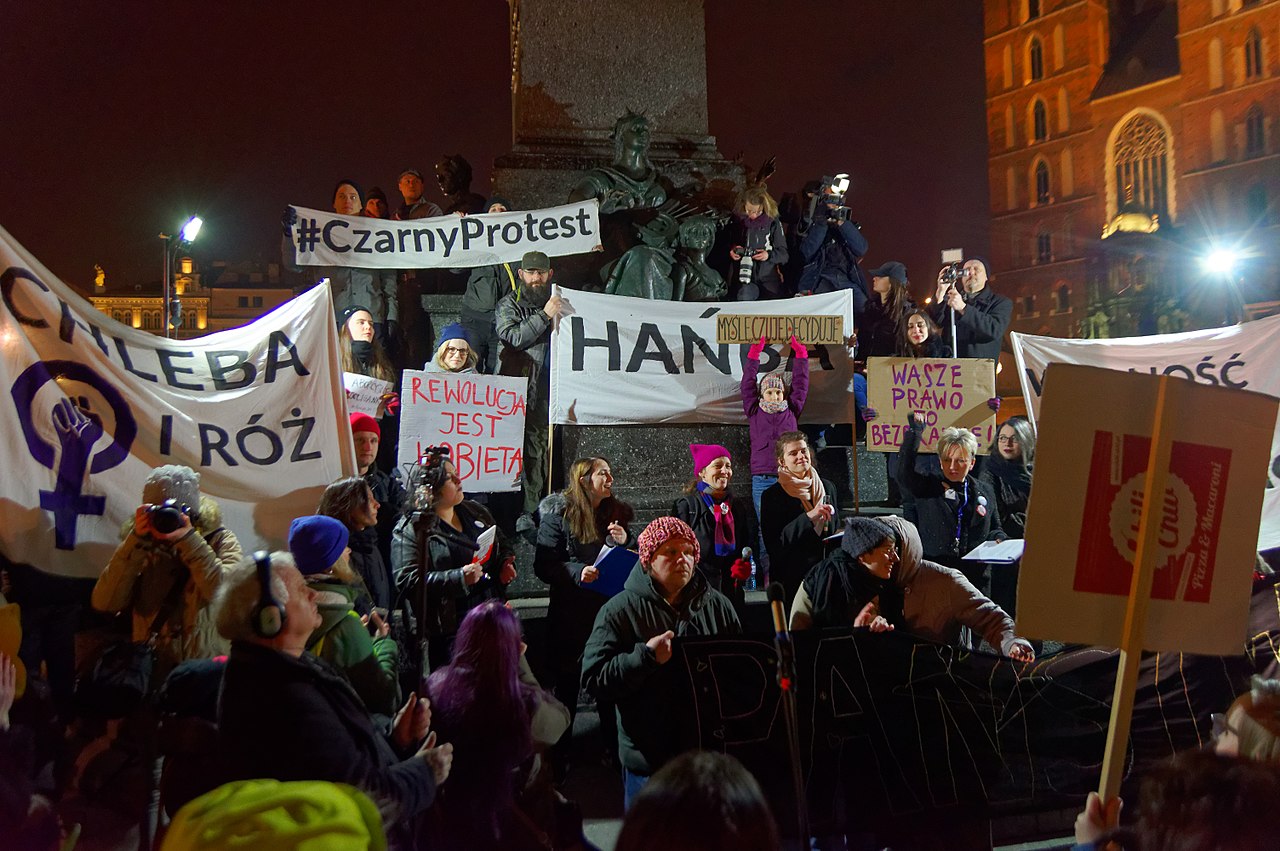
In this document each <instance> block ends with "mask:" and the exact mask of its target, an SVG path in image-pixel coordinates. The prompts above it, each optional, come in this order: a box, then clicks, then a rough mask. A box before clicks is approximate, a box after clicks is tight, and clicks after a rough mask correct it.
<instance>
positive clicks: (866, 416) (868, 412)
mask: <svg viewBox="0 0 1280 851" xmlns="http://www.w3.org/2000/svg"><path fill="white" fill-rule="evenodd" d="M878 416H880V412H879V411H877V410H876V409H875V408H863V409H862V421H863V422H864V423H869V422H871V421H872V420H874V419H875V418H876V417H878Z"/></svg>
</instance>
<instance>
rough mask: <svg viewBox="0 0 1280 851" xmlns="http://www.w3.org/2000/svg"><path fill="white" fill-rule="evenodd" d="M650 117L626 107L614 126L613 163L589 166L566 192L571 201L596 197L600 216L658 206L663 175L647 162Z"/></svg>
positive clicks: (662, 195)
mask: <svg viewBox="0 0 1280 851" xmlns="http://www.w3.org/2000/svg"><path fill="white" fill-rule="evenodd" d="M649 134H650V127H649V119H648V118H646V117H645V116H644V115H641V114H638V113H635V112H632V111H631V110H627V112H626V113H625V114H624V115H623V116H622V117H621V118H619V119H618V120H617V121H616V122H615V123H614V125H613V132H612V133H610V134H609V138H610V139H612V140H613V162H612V163H610V164H609V165H607V166H602V167H600V168H595V169H592V170H591V171H589V172H587V174H586V176H585V177H583V178H582V180H581V181H580V182H579V183H578V185H577V186H575V187H574V188H573V191H572V192H570V193H569V200H570V201H585V200H587V199H588V198H595V199H596V200H598V201H599V202H600V213H601V215H609V214H610V213H616V212H618V211H621V210H634V209H637V208H645V207H659V206H661V205H662V203H663V202H664V201H666V200H667V190H666V188H665V187H664V186H663V185H662V183H661V177H662V175H661V174H660V173H659V171H658V170H657V169H656V168H654V166H653V163H651V162H649Z"/></svg>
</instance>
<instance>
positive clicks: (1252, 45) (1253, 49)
mask: <svg viewBox="0 0 1280 851" xmlns="http://www.w3.org/2000/svg"><path fill="white" fill-rule="evenodd" d="M1244 75H1245V77H1247V78H1248V79H1250V80H1252V79H1253V78H1254V77H1261V76H1262V33H1260V32H1258V28H1257V27H1254V28H1253V29H1251V30H1249V35H1248V36H1246V37H1245V40H1244Z"/></svg>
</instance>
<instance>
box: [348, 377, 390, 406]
mask: <svg viewBox="0 0 1280 851" xmlns="http://www.w3.org/2000/svg"><path fill="white" fill-rule="evenodd" d="M342 388H343V389H344V390H345V391H346V393H347V413H348V414H368V415H369V416H371V417H376V416H377V415H378V406H379V405H381V404H382V397H383V396H384V395H386V394H387V393H390V392H391V382H390V381H383V380H382V379H381V378H373V377H372V376H368V375H360V374H359V373H356V372H344V373H342Z"/></svg>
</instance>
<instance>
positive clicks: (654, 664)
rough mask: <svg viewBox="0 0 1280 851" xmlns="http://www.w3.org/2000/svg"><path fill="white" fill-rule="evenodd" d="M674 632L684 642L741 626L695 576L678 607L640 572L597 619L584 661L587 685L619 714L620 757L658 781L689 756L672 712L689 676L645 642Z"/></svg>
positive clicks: (737, 630)
mask: <svg viewBox="0 0 1280 851" xmlns="http://www.w3.org/2000/svg"><path fill="white" fill-rule="evenodd" d="M667 630H671V631H672V632H674V633H675V634H676V637H677V638H683V637H686V636H699V635H737V634H738V633H740V632H742V625H741V623H739V621H738V616H737V614H735V613H734V611H733V604H731V603H730V602H729V599H728V598H727V597H725V596H724V595H723V594H721V593H720V592H719V591H715V590H713V589H711V588H709V587H707V581H706V580H705V579H703V578H702V574H701V573H699V572H697V571H696V570H695V571H694V573H693V578H692V579H690V580H689V584H688V585H686V586H685V587H684V590H683V591H681V592H680V596H679V597H678V598H677V599H676V604H675V606H674V607H672V606H671V604H669V603H668V602H667V601H666V600H665V599H663V596H662V593H661V592H660V591H659V590H658V588H657V586H656V585H655V584H654V582H653V579H652V578H651V577H650V576H649V574H648V573H646V572H645V571H644V569H643V568H642V567H641V566H640V565H639V564H637V565H636V566H635V567H633V568H632V569H631V575H630V576H628V577H627V584H626V585H625V586H624V587H623V589H622V593H620V594H618V595H617V596H616V597H614V598H613V599H611V600H610V601H609V602H607V603H605V605H604V608H602V609H601V610H600V614H598V615H597V616H596V623H595V627H594V628H593V629H592V631H591V637H590V638H589V639H588V640H587V649H586V652H585V654H584V656H583V660H582V682H583V685H584V686H586V688H587V690H588V691H590V692H591V693H592V694H594V695H595V696H596V697H597V698H599V699H601V700H609V701H613V702H614V703H616V704H617V707H618V757H619V759H621V760H622V765H623V767H624V768H626V769H627V770H628V771H631V772H633V773H635V774H643V775H645V776H649V775H652V774H653V773H654V772H655V771H657V770H658V769H659V768H661V767H662V766H663V764H664V763H666V762H667V761H668V760H669V759H671V758H672V757H674V756H675V755H676V754H678V753H680V752H681V751H682V750H685V748H684V744H685V743H683V742H681V741H680V737H679V730H680V729H681V727H682V726H684V722H683V720H682V719H680V718H678V717H677V716H676V714H675V713H673V712H672V711H671V702H672V695H673V694H676V693H677V690H679V689H682V688H685V687H686V684H687V675H686V674H684V672H683V670H682V667H683V666H682V665H680V664H678V660H677V659H676V658H675V656H673V657H672V658H671V659H670V660H669V661H668V662H667V663H666V664H664V665H660V664H658V659H657V657H656V656H654V653H653V651H652V650H650V649H649V648H648V646H647V645H646V643H645V642H647V641H648V640H649V639H650V638H653V637H654V636H655V635H661V634H662V633H664V632H666V631H667Z"/></svg>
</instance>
